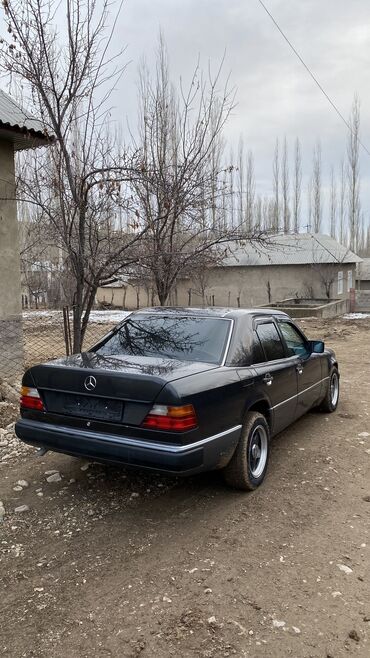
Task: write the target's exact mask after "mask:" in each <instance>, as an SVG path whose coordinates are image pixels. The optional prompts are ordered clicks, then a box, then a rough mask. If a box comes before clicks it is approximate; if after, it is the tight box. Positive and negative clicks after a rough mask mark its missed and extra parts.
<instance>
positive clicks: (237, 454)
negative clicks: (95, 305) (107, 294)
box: [16, 308, 339, 490]
mask: <svg viewBox="0 0 370 658" xmlns="http://www.w3.org/2000/svg"><path fill="white" fill-rule="evenodd" d="M338 399H339V372H338V363H337V360H336V358H335V354H334V352H333V351H332V350H330V349H325V347H324V343H323V342H322V341H309V340H307V338H306V337H305V336H304V334H303V333H302V331H301V330H300V329H299V328H298V327H297V326H296V325H295V324H294V322H293V321H292V320H291V318H290V317H289V316H288V315H286V314H285V313H282V312H278V311H276V310H272V309H263V310H262V309H222V308H218V309H217V308H211V309H195V308H152V309H146V310H140V311H137V312H134V313H131V314H130V315H129V316H127V317H126V318H125V319H124V320H123V321H122V322H121V323H120V324H119V325H117V327H115V329H113V330H112V331H111V332H110V333H109V334H108V335H106V336H105V337H104V338H103V339H102V340H101V342H100V343H99V344H98V345H96V346H95V347H93V348H92V349H91V350H90V351H89V352H83V353H82V354H77V355H74V356H70V357H66V358H62V359H58V360H55V361H51V362H50V363H46V364H43V365H39V366H34V367H33V368H30V369H29V370H28V371H27V372H26V373H25V375H24V377H23V386H22V395H21V418H20V419H19V420H18V422H17V424H16V433H17V435H18V437H19V438H20V439H22V441H25V442H26V443H30V444H32V445H35V446H39V447H44V448H46V449H50V450H56V451H59V452H64V453H67V454H71V455H78V456H84V457H88V458H92V459H95V460H103V461H110V462H120V463H122V464H125V465H127V466H131V467H140V468H147V469H154V470H156V471H161V472H167V473H172V474H183V475H187V474H193V473H198V472H200V471H206V470H212V469H222V471H223V474H224V476H225V479H226V481H227V482H228V483H229V484H230V485H231V486H234V487H236V488H238V489H244V490H247V489H255V488H256V487H257V486H258V485H259V484H261V482H262V481H263V479H264V477H265V473H266V469H267V464H268V457H269V446H270V438H271V437H272V436H274V435H275V434H277V433H278V432H281V430H283V429H284V428H285V427H287V426H288V425H290V424H291V423H293V422H294V421H295V420H296V419H297V418H299V417H300V416H302V415H303V414H304V413H306V412H307V411H308V410H309V409H312V408H313V407H320V408H321V409H323V410H325V411H326V412H332V411H335V409H336V407H337V404H338Z"/></svg>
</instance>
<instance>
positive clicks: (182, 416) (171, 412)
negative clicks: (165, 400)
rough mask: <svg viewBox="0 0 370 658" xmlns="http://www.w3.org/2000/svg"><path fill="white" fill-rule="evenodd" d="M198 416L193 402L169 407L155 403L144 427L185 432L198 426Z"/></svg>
mask: <svg viewBox="0 0 370 658" xmlns="http://www.w3.org/2000/svg"><path fill="white" fill-rule="evenodd" d="M197 424H198V423H197V417H196V415H195V411H194V407H193V405H192V404H185V405H184V406H182V407H172V406H171V407H167V406H166V405H163V404H155V405H154V407H152V409H151V410H150V412H149V413H148V415H147V417H146V418H145V419H144V422H143V424H142V427H146V428H147V429H151V430H164V431H167V432H184V431H186V430H192V429H194V427H196V426H197Z"/></svg>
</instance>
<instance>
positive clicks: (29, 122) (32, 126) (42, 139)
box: [0, 89, 51, 150]
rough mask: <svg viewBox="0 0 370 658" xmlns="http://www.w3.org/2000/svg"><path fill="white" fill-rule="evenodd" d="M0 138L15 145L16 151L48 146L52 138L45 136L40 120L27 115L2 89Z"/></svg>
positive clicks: (0, 90)
mask: <svg viewBox="0 0 370 658" xmlns="http://www.w3.org/2000/svg"><path fill="white" fill-rule="evenodd" d="M0 137H1V138H2V139H7V140H9V141H12V142H13V143H14V148H15V150H20V149H27V148H34V147H36V146H43V145H46V144H47V143H48V142H49V141H50V140H51V138H50V137H48V136H47V135H46V134H45V131H44V126H43V124H42V123H41V121H39V120H38V119H35V118H34V117H32V116H31V115H30V114H27V113H26V112H25V111H24V110H23V109H22V108H21V107H20V105H18V103H16V102H15V101H14V100H13V98H11V97H10V96H8V94H6V93H5V92H4V91H2V89H0Z"/></svg>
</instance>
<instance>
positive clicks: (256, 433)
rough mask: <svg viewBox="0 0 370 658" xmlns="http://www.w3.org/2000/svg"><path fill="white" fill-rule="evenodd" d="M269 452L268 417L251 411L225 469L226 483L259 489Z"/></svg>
mask: <svg viewBox="0 0 370 658" xmlns="http://www.w3.org/2000/svg"><path fill="white" fill-rule="evenodd" d="M258 451H259V452H260V454H259V456H258ZM269 454H270V430H269V426H268V424H267V421H266V418H265V417H264V416H263V415H262V414H260V413H257V412H255V411H253V412H249V413H248V414H247V415H246V417H245V421H244V424H243V429H242V433H241V436H240V439H239V443H238V445H237V447H236V449H235V452H234V454H233V456H232V458H231V460H230V461H229V463H228V465H227V466H226V467H225V468H224V469H223V476H224V479H225V481H226V483H227V484H228V485H229V486H230V487H233V488H234V489H240V490H241V491H253V490H254V489H257V487H259V485H260V484H262V482H263V480H264V478H265V475H266V471H267V464H268V460H269Z"/></svg>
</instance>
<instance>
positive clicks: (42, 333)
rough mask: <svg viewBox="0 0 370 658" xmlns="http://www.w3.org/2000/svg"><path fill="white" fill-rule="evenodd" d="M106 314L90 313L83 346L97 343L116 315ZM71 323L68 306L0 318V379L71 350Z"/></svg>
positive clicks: (14, 379) (16, 377)
mask: <svg viewBox="0 0 370 658" xmlns="http://www.w3.org/2000/svg"><path fill="white" fill-rule="evenodd" d="M106 315H107V317H106V318H105V314H104V313H101V314H100V315H99V314H98V313H96V314H95V317H94V313H93V314H92V319H91V321H90V322H89V324H88V326H87V329H86V334H85V338H84V342H83V349H84V350H88V349H89V347H92V345H94V344H95V343H97V342H98V341H99V340H100V338H102V336H104V334H106V333H107V332H108V331H109V330H110V329H111V328H112V327H113V326H114V325H115V324H116V322H117V321H118V319H119V318H117V319H112V317H110V316H109V314H106ZM97 316H98V317H97ZM71 326H72V309H70V308H65V309H62V310H57V311H54V310H37V311H26V312H24V313H23V314H22V316H17V317H16V318H11V319H9V318H8V319H6V320H0V379H3V380H5V381H8V382H10V383H14V382H17V381H19V380H20V378H21V376H22V372H23V371H24V370H25V369H26V368H29V367H30V366H33V365H35V364H37V363H42V362H44V361H49V360H50V359H55V358H58V357H61V356H64V355H66V354H68V353H70V352H71Z"/></svg>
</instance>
